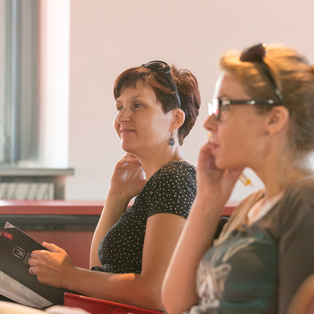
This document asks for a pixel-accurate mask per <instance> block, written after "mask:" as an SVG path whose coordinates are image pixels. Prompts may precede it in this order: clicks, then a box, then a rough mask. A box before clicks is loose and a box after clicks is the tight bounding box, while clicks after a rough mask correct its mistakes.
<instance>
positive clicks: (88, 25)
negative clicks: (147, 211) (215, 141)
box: [66, 0, 314, 200]
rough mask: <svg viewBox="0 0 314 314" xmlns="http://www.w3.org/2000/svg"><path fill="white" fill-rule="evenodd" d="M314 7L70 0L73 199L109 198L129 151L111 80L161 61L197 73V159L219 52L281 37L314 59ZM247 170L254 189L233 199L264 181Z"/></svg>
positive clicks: (189, 154) (304, 0)
mask: <svg viewBox="0 0 314 314" xmlns="http://www.w3.org/2000/svg"><path fill="white" fill-rule="evenodd" d="M313 12H314V1H311V0H299V1H296V0H293V1H292V0H264V1H260V0H195V1H191V0H158V1H156V0H114V1H110V0H72V1H71V31H70V104H69V166H70V167H74V168H75V172H76V174H75V176H74V177H70V178H69V179H68V180H67V192H66V195H67V199H72V200H73V199H99V200H101V199H104V198H105V197H106V192H107V189H108V186H109V180H110V175H111V172H112V169H113V166H114V164H115V162H116V161H117V160H118V159H119V158H121V157H122V156H123V152H122V151H121V149H120V145H119V140H118V138H117V136H116V135H115V133H114V131H113V127H112V121H113V118H114V116H115V106H114V99H113V95H112V88H113V82H114V80H115V78H116V76H117V75H119V74H120V73H121V72H122V71H123V70H125V69H126V68H129V67H132V66H138V65H141V64H142V63H144V62H148V61H150V60H154V59H161V60H165V61H166V62H168V63H170V64H175V65H176V66H177V67H179V68H187V69H189V70H191V71H192V72H193V73H194V74H195V75H196V76H197V78H198V81H199V85H200V90H201V96H202V109H201V112H200V117H199V120H198V122H197V124H196V126H195V128H194V129H193V130H192V132H191V134H190V135H189V137H188V138H187V139H186V141H185V144H184V146H183V147H184V151H185V157H186V158H187V159H188V160H189V161H190V162H192V163H193V164H195V163H196V160H197V153H198V149H199V147H200V146H201V145H202V144H203V143H204V142H205V141H206V140H207V138H206V131H205V130H204V129H203V128H202V123H203V121H204V120H205V118H206V114H207V103H208V102H209V101H210V99H211V98H212V93H213V87H214V82H215V79H216V77H217V73H218V72H217V60H218V57H219V55H220V53H221V52H222V51H224V50H226V49H230V48H234V49H242V48H245V47H247V46H250V45H253V44H255V43H258V42H266V43H270V42H282V43H285V44H287V45H290V46H292V47H294V48H296V49H298V50H300V51H301V52H303V53H304V54H305V55H307V56H308V58H309V59H310V60H311V61H312V62H314V40H313V25H314V20H313ZM248 132H249V130H248ZM239 149H240V148H239ZM247 173H248V175H249V176H250V177H251V178H252V179H253V183H254V188H249V187H244V186H242V185H241V183H239V184H237V186H236V189H235V191H234V193H233V194H232V197H231V200H240V199H242V198H243V197H244V196H246V195H247V194H248V193H251V192H252V191H254V190H256V189H258V188H260V187H261V186H262V185H261V183H260V181H259V180H258V179H257V178H256V177H255V176H253V175H252V174H251V173H250V172H249V171H247Z"/></svg>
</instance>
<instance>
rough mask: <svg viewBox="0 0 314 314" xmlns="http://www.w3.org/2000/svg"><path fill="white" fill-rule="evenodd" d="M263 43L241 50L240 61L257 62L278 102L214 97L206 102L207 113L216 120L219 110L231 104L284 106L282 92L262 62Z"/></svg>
mask: <svg viewBox="0 0 314 314" xmlns="http://www.w3.org/2000/svg"><path fill="white" fill-rule="evenodd" d="M265 47H266V46H265V45H264V44H258V45H255V46H252V47H250V48H247V49H245V50H243V52H242V53H241V55H240V61H242V62H258V63H259V64H260V65H261V68H262V70H263V72H264V73H265V75H266V76H267V77H268V79H269V81H270V82H271V84H272V85H273V87H274V89H275V92H276V95H277V97H278V100H279V102H276V101H274V100H272V99H250V100H247V99H244V100H243V99H218V98H214V99H213V100H212V103H210V104H208V113H209V115H214V117H215V118H216V120H219V119H220V112H221V111H222V110H224V109H227V108H228V107H229V106H231V105H253V106H254V105H262V104H266V105H271V106H285V103H284V99H283V96H282V93H281V92H280V90H279V88H278V86H277V84H276V82H275V80H274V78H273V76H272V75H271V73H270V71H269V68H268V66H267V64H266V63H265V62H264V56H265V54H266V50H265Z"/></svg>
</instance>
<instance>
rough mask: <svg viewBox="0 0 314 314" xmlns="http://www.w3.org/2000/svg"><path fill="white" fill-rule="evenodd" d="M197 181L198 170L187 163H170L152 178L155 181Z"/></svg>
mask: <svg viewBox="0 0 314 314" xmlns="http://www.w3.org/2000/svg"><path fill="white" fill-rule="evenodd" d="M174 178H175V179H176V180H179V181H180V179H181V180H182V179H183V180H192V181H195V180H196V169H195V167H194V166H193V165H191V164H189V163H188V162H186V161H170V162H168V163H166V164H165V165H163V166H162V167H161V168H160V169H159V170H157V171H156V172H155V174H154V176H153V177H152V179H153V180H155V181H158V180H163V179H165V180H167V179H174Z"/></svg>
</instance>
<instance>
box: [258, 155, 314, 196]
mask: <svg viewBox="0 0 314 314" xmlns="http://www.w3.org/2000/svg"><path fill="white" fill-rule="evenodd" d="M273 157H274V156H273ZM273 157H272V158H269V159H268V161H267V160H264V164H263V166H262V167H261V168H260V169H258V170H256V174H257V175H258V176H259V177H260V178H261V180H262V181H263V183H264V185H265V189H266V196H265V198H266V199H267V198H271V197H273V196H275V195H277V194H279V193H280V192H282V191H284V190H285V189H286V188H287V187H288V186H289V185H291V184H292V183H294V182H296V181H297V180H299V179H301V178H302V177H304V176H307V175H310V174H312V173H313V170H311V167H310V166H309V164H308V162H306V158H295V156H290V158H289V156H288V154H287V155H286V156H285V157H283V156H280V158H273Z"/></svg>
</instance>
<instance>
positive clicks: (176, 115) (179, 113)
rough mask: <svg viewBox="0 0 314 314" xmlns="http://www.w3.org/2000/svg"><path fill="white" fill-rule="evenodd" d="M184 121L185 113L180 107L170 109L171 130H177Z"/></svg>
mask: <svg viewBox="0 0 314 314" xmlns="http://www.w3.org/2000/svg"><path fill="white" fill-rule="evenodd" d="M184 121H185V113H184V111H183V110H182V109H179V108H177V109H173V110H172V121H171V125H170V128H171V131H174V130H177V129H179V128H180V126H181V125H182V124H183V123H184Z"/></svg>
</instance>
